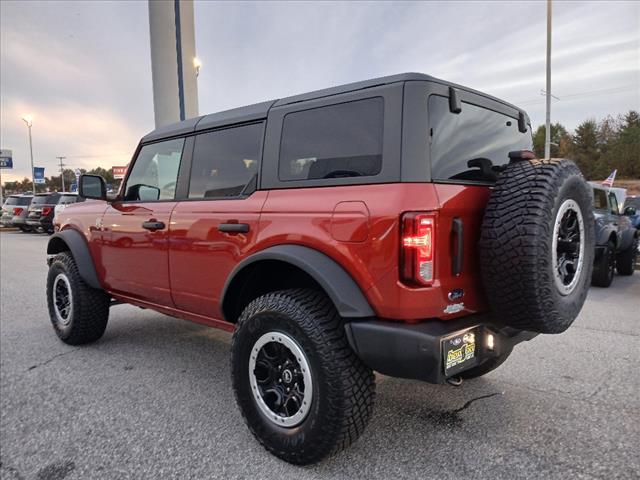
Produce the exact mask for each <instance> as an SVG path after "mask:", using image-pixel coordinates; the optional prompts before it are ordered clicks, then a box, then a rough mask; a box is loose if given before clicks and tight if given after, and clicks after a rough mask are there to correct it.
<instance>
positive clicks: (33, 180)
mask: <svg viewBox="0 0 640 480" xmlns="http://www.w3.org/2000/svg"><path fill="white" fill-rule="evenodd" d="M27 127H29V154H30V155H31V186H32V187H33V194H34V195H35V194H36V179H35V175H34V173H33V142H32V141H31V122H29V123H27Z"/></svg>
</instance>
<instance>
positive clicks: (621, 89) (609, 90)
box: [513, 85, 638, 105]
mask: <svg viewBox="0 0 640 480" xmlns="http://www.w3.org/2000/svg"><path fill="white" fill-rule="evenodd" d="M637 89H638V87H637V85H623V86H620V87H614V88H602V89H600V90H589V91H586V92H580V93H573V94H569V95H561V96H560V98H559V99H558V100H559V101H563V100H575V99H578V98H586V97H591V96H595V95H610V94H615V93H622V92H626V91H629V90H637ZM544 101H545V99H543V98H530V99H528V100H521V101H518V102H513V103H514V104H515V105H529V104H534V103H541V102H544Z"/></svg>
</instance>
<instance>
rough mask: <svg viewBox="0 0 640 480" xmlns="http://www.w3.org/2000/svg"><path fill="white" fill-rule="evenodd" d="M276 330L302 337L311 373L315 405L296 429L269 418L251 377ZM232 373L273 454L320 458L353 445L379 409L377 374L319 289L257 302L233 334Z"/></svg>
mask: <svg viewBox="0 0 640 480" xmlns="http://www.w3.org/2000/svg"><path fill="white" fill-rule="evenodd" d="M271 331H277V332H282V333H284V334H286V335H287V336H289V337H290V338H292V339H293V340H295V342H296V343H297V344H298V346H299V347H300V349H301V350H302V352H303V353H304V355H305V357H306V359H307V360H308V364H309V367H310V370H311V378H312V384H313V397H312V399H311V408H310V410H309V411H308V413H307V416H306V417H305V418H304V420H302V423H300V424H298V425H296V426H293V427H289V428H285V427H281V426H279V425H276V424H275V423H274V422H273V421H272V420H269V419H268V418H267V416H266V414H265V413H263V411H262V410H261V409H260V408H261V407H259V406H258V400H256V398H255V397H254V392H252V388H251V385H250V380H249V375H250V373H249V357H250V356H251V354H252V348H253V346H254V344H255V342H256V341H257V339H259V338H260V337H261V336H262V335H264V334H265V333H268V332H271ZM231 371H232V381H233V389H234V393H235V397H236V401H237V403H238V406H239V408H240V412H241V413H242V416H243V418H244V420H245V422H246V424H247V426H248V427H249V430H250V431H251V433H253V435H254V436H255V437H256V439H257V440H258V441H259V442H260V443H261V444H262V445H263V446H264V447H265V448H266V449H267V450H268V451H270V452H271V453H272V454H274V455H276V456H278V457H280V458H281V459H283V460H285V461H287V462H290V463H294V464H299V465H306V464H311V463H315V462H318V461H320V460H322V459H323V458H325V457H327V456H329V455H332V454H334V453H336V452H338V451H340V450H342V449H344V448H346V447H347V446H349V445H350V444H351V443H352V442H354V441H355V440H356V439H357V438H358V437H359V436H360V435H361V434H362V432H363V431H364V429H365V426H366V425H367V423H368V421H369V418H370V417H371V414H372V411H373V403H374V398H375V378H374V375H373V372H372V370H371V369H370V368H368V367H367V366H365V365H364V364H363V363H362V362H361V361H360V359H359V358H358V357H357V356H356V354H355V353H354V352H353V350H352V349H351V347H350V346H349V343H348V341H347V338H346V336H345V333H344V324H343V321H342V319H341V318H340V316H339V315H338V312H337V311H336V309H335V307H334V306H333V304H332V302H331V301H330V300H329V299H328V298H327V297H326V295H324V294H323V293H322V292H319V291H315V290H306V289H295V290H282V291H278V292H273V293H268V294H266V295H263V296H261V297H259V298H256V299H255V300H253V301H252V302H251V303H250V304H249V305H248V306H247V307H246V308H245V309H244V311H243V312H242V314H241V316H240V319H239V320H238V325H237V328H236V331H235V333H234V335H233V343H232V348H231Z"/></svg>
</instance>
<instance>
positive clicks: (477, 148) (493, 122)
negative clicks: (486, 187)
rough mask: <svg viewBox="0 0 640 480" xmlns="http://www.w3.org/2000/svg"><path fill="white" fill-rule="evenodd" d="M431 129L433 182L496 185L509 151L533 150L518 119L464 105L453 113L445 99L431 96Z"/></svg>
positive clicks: (467, 104) (468, 104) (506, 161)
mask: <svg viewBox="0 0 640 480" xmlns="http://www.w3.org/2000/svg"><path fill="white" fill-rule="evenodd" d="M429 127H430V129H431V131H430V134H431V176H432V178H433V179H434V180H453V181H455V180H460V181H464V182H469V181H471V182H482V183H486V182H495V181H496V179H497V176H498V174H499V173H500V171H501V167H502V166H504V165H505V164H507V163H508V162H509V156H508V155H509V152H510V151H512V150H525V149H526V150H531V149H532V140H531V133H530V132H529V131H527V132H526V133H521V132H519V131H518V120H517V119H515V118H511V117H509V116H507V115H503V114H501V113H497V112H494V111H493V110H488V109H486V108H481V107H477V106H475V105H472V104H470V103H465V102H463V103H462V112H460V113H458V114H455V113H451V112H450V111H449V99H448V98H446V97H441V96H436V95H432V96H431V97H429Z"/></svg>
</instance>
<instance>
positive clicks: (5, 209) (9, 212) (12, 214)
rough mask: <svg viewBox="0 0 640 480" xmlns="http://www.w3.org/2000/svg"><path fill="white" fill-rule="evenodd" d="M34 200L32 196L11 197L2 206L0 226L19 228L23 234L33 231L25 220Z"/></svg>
mask: <svg viewBox="0 0 640 480" xmlns="http://www.w3.org/2000/svg"><path fill="white" fill-rule="evenodd" d="M32 198H33V196H32V195H9V196H8V197H7V199H6V200H5V202H4V205H2V216H1V217H0V224H2V226H3V227H17V228H19V229H20V230H22V231H23V232H28V231H29V230H31V228H30V227H29V226H27V225H26V223H25V219H26V217H27V210H28V209H29V204H30V203H31V199H32Z"/></svg>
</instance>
